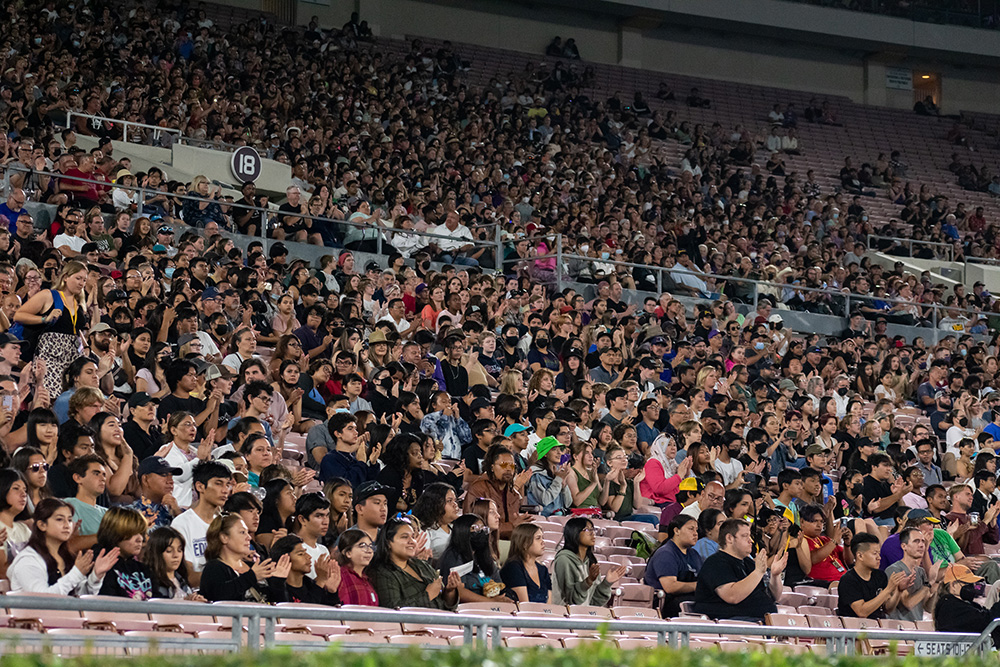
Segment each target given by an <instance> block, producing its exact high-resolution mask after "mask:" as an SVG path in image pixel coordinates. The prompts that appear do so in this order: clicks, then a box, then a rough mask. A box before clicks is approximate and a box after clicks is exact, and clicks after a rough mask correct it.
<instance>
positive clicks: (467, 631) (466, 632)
mask: <svg viewBox="0 0 1000 667" xmlns="http://www.w3.org/2000/svg"><path fill="white" fill-rule="evenodd" d="M475 641H476V637H475V632H474V630H473V627H472V623H466V624H465V625H463V626H462V643H463V644H465V645H466V646H468V647H469V648H472V644H473V642H475Z"/></svg>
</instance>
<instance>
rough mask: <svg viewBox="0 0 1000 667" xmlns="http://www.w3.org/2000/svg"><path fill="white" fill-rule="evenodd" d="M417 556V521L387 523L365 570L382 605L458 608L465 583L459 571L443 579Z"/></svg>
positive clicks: (401, 519) (404, 519) (398, 519)
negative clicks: (459, 594) (414, 522)
mask: <svg viewBox="0 0 1000 667" xmlns="http://www.w3.org/2000/svg"><path fill="white" fill-rule="evenodd" d="M416 555H417V534H416V531H415V530H414V528H413V521H412V520H411V519H410V518H409V517H406V516H397V517H393V518H391V519H389V520H388V521H386V523H385V526H383V527H382V529H381V530H380V531H379V534H378V540H377V541H376V543H375V555H374V556H373V557H372V562H371V564H370V565H369V566H368V568H367V569H366V570H365V572H366V574H367V575H368V577H369V578H370V579H371V582H372V584H373V585H374V587H375V592H376V593H377V594H378V600H379V606H382V607H388V608H389V609H398V608H399V607H427V608H429V609H454V608H455V605H457V604H458V592H459V588H461V583H462V581H461V577H459V574H458V572H455V571H454V570H452V571H451V573H450V574H449V575H448V578H447V579H443V578H442V577H441V576H440V575H439V574H438V572H437V571H436V570H435V569H434V568H433V567H431V565H430V564H428V563H427V561H424V560H421V559H419V558H417V557H416Z"/></svg>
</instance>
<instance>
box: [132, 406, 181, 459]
mask: <svg viewBox="0 0 1000 667" xmlns="http://www.w3.org/2000/svg"><path fill="white" fill-rule="evenodd" d="M159 402H160V399H158V398H153V397H152V396H150V395H149V394H147V393H146V392H144V391H137V392H135V393H134V394H132V395H131V396H129V398H128V406H129V407H130V408H138V407H140V406H143V405H146V404H148V403H159ZM178 474H180V473H178Z"/></svg>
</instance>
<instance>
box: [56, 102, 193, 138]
mask: <svg viewBox="0 0 1000 667" xmlns="http://www.w3.org/2000/svg"><path fill="white" fill-rule="evenodd" d="M73 118H84V119H86V120H87V122H88V123H89V124H90V126H91V127H92V128H94V130H99V129H101V128H102V127H103V126H104V124H105V123H110V124H111V125H113V126H120V127H121V128H122V138H121V141H122V142H124V143H129V140H128V132H129V128H142V129H145V130H152V132H153V140H154V141H158V140H159V139H160V137H162V136H163V135H164V134H175V135H177V139H175V141H176V140H179V139H180V138H181V137H183V136H184V135H183V133H182V132H181V131H180V130H179V129H178V128H176V127H160V126H159V125H147V124H146V123H137V122H135V121H132V120H122V119H120V118H108V117H106V116H95V115H94V114H89V113H82V112H80V111H71V110H70V111H67V112H66V127H68V128H70V129H72V128H73Z"/></svg>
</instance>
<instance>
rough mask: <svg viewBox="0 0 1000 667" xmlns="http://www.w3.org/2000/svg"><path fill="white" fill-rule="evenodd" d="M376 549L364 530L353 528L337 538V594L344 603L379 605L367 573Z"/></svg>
mask: <svg viewBox="0 0 1000 667" xmlns="http://www.w3.org/2000/svg"><path fill="white" fill-rule="evenodd" d="M374 551H375V549H374V547H373V546H372V541H371V538H369V537H368V535H367V534H366V533H365V532H363V531H360V530H357V529H353V528H352V529H350V530H346V531H344V532H343V533H341V534H340V537H339V538H337V560H338V562H339V564H340V587H339V588H338V589H337V594H338V596H339V597H340V601H341V603H342V604H358V605H366V606H369V607H377V606H378V594H377V593H376V592H375V587H374V586H372V584H371V581H369V579H368V576H367V575H366V574H365V569H366V568H367V567H368V565H369V564H370V563H371V560H372V555H373V553H374Z"/></svg>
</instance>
